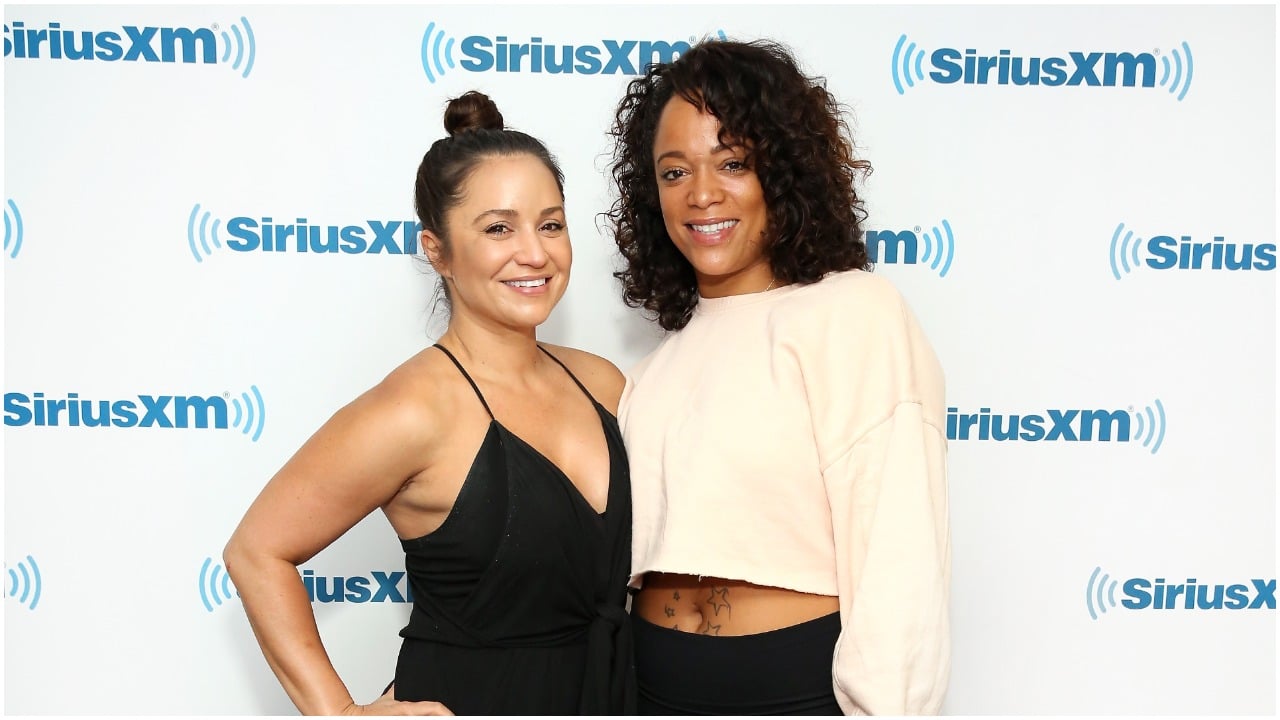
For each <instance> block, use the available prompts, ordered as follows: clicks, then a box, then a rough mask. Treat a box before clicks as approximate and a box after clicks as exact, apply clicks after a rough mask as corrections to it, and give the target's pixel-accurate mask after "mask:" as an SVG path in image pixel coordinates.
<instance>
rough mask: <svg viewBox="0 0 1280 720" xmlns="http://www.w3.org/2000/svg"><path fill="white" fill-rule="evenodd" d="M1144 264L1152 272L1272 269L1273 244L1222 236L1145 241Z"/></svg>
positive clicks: (1159, 237) (1273, 266) (1181, 237)
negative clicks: (1233, 240) (1209, 240)
mask: <svg viewBox="0 0 1280 720" xmlns="http://www.w3.org/2000/svg"><path fill="white" fill-rule="evenodd" d="M1146 248H1147V257H1146V258H1145V259H1144V261H1143V262H1144V263H1145V264H1146V266H1147V267H1149V268H1152V269H1153V270H1274V269H1275V268H1276V244H1275V243H1259V244H1256V245H1255V244H1253V243H1240V244H1237V243H1229V242H1227V241H1226V239H1225V238H1224V237H1223V236H1221V235H1216V236H1214V238H1213V240H1212V241H1211V242H1195V241H1193V240H1192V239H1191V236H1190V235H1182V236H1180V237H1177V238H1175V237H1173V236H1171V235H1156V236H1155V237H1152V238H1150V239H1149V240H1147V243H1146Z"/></svg>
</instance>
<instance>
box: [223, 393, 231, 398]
mask: <svg viewBox="0 0 1280 720" xmlns="http://www.w3.org/2000/svg"><path fill="white" fill-rule="evenodd" d="M222 397H223V398H229V397H231V393H229V392H224V393H222Z"/></svg>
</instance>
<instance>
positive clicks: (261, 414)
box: [231, 385, 267, 442]
mask: <svg viewBox="0 0 1280 720" xmlns="http://www.w3.org/2000/svg"><path fill="white" fill-rule="evenodd" d="M249 392H252V393H253V396H252V397H250V395H249V393H247V392H242V393H240V397H238V398H232V399H231V407H232V408H233V409H234V410H235V412H236V414H235V418H234V419H233V420H232V421H231V426H232V427H234V428H239V429H240V432H241V433H243V434H245V435H249V434H252V435H253V438H252V439H253V441H254V442H258V438H260V437H262V428H263V426H264V425H265V424H266V421H267V407H266V405H264V404H263V402H262V393H260V392H258V386H257V385H250V386H249Z"/></svg>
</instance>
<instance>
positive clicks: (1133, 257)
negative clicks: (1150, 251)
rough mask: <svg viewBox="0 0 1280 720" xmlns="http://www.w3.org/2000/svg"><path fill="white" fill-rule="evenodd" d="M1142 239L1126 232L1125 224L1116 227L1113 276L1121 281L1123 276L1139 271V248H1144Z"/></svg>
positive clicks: (1112, 244) (1113, 234)
mask: <svg viewBox="0 0 1280 720" xmlns="http://www.w3.org/2000/svg"><path fill="white" fill-rule="evenodd" d="M1142 242H1143V240H1142V238H1140V237H1136V236H1134V234H1133V231H1132V230H1126V229H1125V227H1124V223H1120V224H1119V225H1117V226H1116V231H1115V232H1114V233H1112V234H1111V276H1112V277H1114V278H1115V279H1117V280H1120V279H1121V277H1122V274H1123V275H1128V274H1129V273H1131V272H1133V271H1134V270H1137V269H1138V267H1139V262H1138V248H1140V247H1142Z"/></svg>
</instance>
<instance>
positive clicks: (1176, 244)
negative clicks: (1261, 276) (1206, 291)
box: [1111, 223, 1276, 280]
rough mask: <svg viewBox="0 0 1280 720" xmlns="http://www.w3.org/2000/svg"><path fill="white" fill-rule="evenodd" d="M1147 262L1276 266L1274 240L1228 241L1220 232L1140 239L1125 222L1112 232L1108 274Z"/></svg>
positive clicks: (1156, 265) (1181, 266)
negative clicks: (1209, 236) (1201, 238)
mask: <svg viewBox="0 0 1280 720" xmlns="http://www.w3.org/2000/svg"><path fill="white" fill-rule="evenodd" d="M1142 266H1146V267H1148V268H1151V269H1152V270H1275V269H1276V244H1275V243H1274V242H1266V243H1257V244H1255V243H1229V242H1227V241H1226V238H1224V237H1223V236H1221V235H1215V236H1213V240H1212V241H1211V242H1194V241H1192V239H1191V236H1190V235H1179V236H1176V237H1175V236H1173V235H1155V236H1153V237H1151V238H1148V239H1146V240H1143V239H1142V238H1141V237H1138V236H1137V235H1135V234H1134V232H1133V230H1129V229H1126V228H1125V226H1124V223H1120V224H1119V225H1117V226H1116V230H1115V232H1114V233H1112V234H1111V276H1112V277H1114V278H1115V279H1117V280H1120V279H1121V278H1122V277H1123V276H1124V275H1128V274H1129V273H1131V272H1133V271H1134V270H1137V269H1138V268H1139V267H1142Z"/></svg>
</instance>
